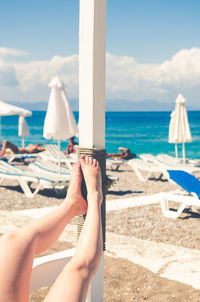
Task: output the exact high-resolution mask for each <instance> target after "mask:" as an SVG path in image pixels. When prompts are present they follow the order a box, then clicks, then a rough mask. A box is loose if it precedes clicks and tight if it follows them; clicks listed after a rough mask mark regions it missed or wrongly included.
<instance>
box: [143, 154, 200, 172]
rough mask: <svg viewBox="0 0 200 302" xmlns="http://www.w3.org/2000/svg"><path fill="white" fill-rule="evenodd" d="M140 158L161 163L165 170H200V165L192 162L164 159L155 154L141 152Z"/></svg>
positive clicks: (157, 163)
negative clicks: (184, 162) (182, 162)
mask: <svg viewBox="0 0 200 302" xmlns="http://www.w3.org/2000/svg"><path fill="white" fill-rule="evenodd" d="M140 158H142V159H143V160H144V161H145V162H146V163H153V164H156V165H160V166H161V167H162V168H163V169H164V170H183V171H186V172H188V173H193V172H200V166H194V165H191V164H180V163H178V162H175V161H174V162H172V160H169V159H168V160H167V157H165V159H162V156H161V157H160V156H154V155H152V154H149V153H147V154H140Z"/></svg>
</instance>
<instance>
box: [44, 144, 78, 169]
mask: <svg viewBox="0 0 200 302" xmlns="http://www.w3.org/2000/svg"><path fill="white" fill-rule="evenodd" d="M45 149H46V151H44V152H41V153H38V155H39V156H40V157H41V158H42V159H44V160H48V161H51V162H53V163H56V164H58V162H59V161H60V163H61V165H64V166H66V167H67V168H69V169H70V170H71V169H72V166H73V163H75V162H76V160H77V157H72V156H68V155H65V154H64V153H63V152H62V151H61V150H59V148H58V146H57V145H54V144H47V145H46V146H45Z"/></svg>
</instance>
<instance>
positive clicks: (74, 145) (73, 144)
mask: <svg viewBox="0 0 200 302" xmlns="http://www.w3.org/2000/svg"><path fill="white" fill-rule="evenodd" d="M77 146H78V144H77V143H76V142H75V140H74V136H73V137H70V139H69V144H68V146H67V149H66V151H64V153H65V154H71V153H76V152H77Z"/></svg>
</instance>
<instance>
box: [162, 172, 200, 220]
mask: <svg viewBox="0 0 200 302" xmlns="http://www.w3.org/2000/svg"><path fill="white" fill-rule="evenodd" d="M165 175H166V177H168V178H169V180H170V181H171V182H173V183H176V184H178V185H179V186H181V188H182V189H184V190H185V191H186V192H187V195H186V194H185V193H184V192H180V191H178V192H174V193H170V192H169V193H161V194H160V206H161V211H162V213H163V215H164V216H165V217H170V218H174V219H176V218H178V217H179V216H180V214H181V213H182V212H183V210H184V209H185V207H186V206H197V207H200V180H199V179H198V178H196V177H195V176H193V175H191V174H189V173H187V172H185V171H181V170H167V171H166V172H165ZM170 201H174V202H177V203H180V204H181V205H180V206H179V208H178V210H176V211H175V210H171V209H170V207H169V202H170Z"/></svg>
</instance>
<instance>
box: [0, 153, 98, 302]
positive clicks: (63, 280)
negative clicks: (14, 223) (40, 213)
mask: <svg viewBox="0 0 200 302" xmlns="http://www.w3.org/2000/svg"><path fill="white" fill-rule="evenodd" d="M82 173H83V175H84V178H85V182H86V186H87V191H88V196H87V199H88V204H87V203H86V201H85V200H84V198H83V197H82V194H81V181H82ZM101 202H102V191H101V172H100V167H99V163H98V162H97V161H96V160H94V159H92V158H88V157H84V156H82V157H81V158H80V162H78V163H76V164H74V167H73V171H72V176H71V182H70V186H69V189H68V193H67V197H66V199H65V200H64V201H63V203H62V204H61V205H60V206H58V207H57V208H56V209H55V210H53V211H52V212H51V213H49V214H48V215H46V216H44V217H42V218H40V219H38V220H36V221H34V222H32V223H30V224H29V225H27V226H26V227H25V228H22V229H20V230H17V231H14V232H11V233H9V234H7V235H4V236H2V237H1V240H0V259H1V261H0V273H1V276H3V278H1V283H0V302H5V301H6V302H27V301H28V296H29V283H30V277H31V271H32V264H33V259H34V256H35V255H37V254H38V253H41V252H44V251H45V250H47V249H48V248H49V247H51V246H52V244H53V243H54V242H55V241H56V240H57V239H58V238H59V236H60V234H61V232H62V231H63V229H64V228H65V226H66V225H67V224H68V223H69V222H70V221H71V219H72V218H74V217H75V216H77V215H83V214H85V213H86V212H87V216H86V220H85V224H84V227H83V229H82V232H81V235H80V238H79V241H78V244H77V247H76V250H75V254H74V256H73V257H72V260H71V261H70V262H69V263H68V264H67V265H66V267H65V268H64V269H63V271H62V272H61V274H60V275H59V276H58V278H57V280H56V281H55V283H54V285H53V286H52V288H51V290H50V292H49V294H48V295H47V297H46V298H45V301H46V302H49V301H59V302H62V301H72V302H73V301H77V302H78V301H79V302H80V301H85V299H86V295H87V289H88V286H89V282H90V280H91V278H92V276H93V275H94V273H95V272H96V270H97V268H98V265H99V262H100V259H101V255H102V246H103V243H102V226H101V215H100V205H101Z"/></svg>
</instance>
